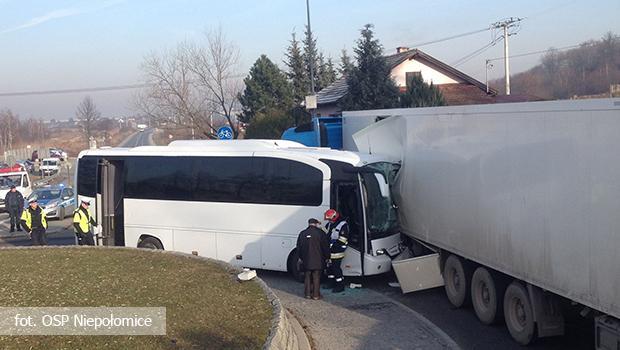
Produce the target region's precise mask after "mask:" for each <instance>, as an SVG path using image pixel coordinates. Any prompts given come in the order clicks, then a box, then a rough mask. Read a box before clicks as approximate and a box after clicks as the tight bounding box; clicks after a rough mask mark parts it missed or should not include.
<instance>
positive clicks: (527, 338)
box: [504, 281, 534, 345]
mask: <svg viewBox="0 0 620 350" xmlns="http://www.w3.org/2000/svg"><path fill="white" fill-rule="evenodd" d="M504 319H505V320H506V326H507V327H508V331H509V332H510V335H511V336H512V338H513V339H514V340H515V341H516V342H517V343H519V344H521V345H528V344H529V343H530V342H532V340H533V339H534V312H533V311H532V303H531V302H530V297H529V294H528V292H527V289H525V287H524V286H523V284H522V283H520V282H518V281H514V282H512V283H511V284H510V285H509V286H508V288H507V289H506V294H504Z"/></svg>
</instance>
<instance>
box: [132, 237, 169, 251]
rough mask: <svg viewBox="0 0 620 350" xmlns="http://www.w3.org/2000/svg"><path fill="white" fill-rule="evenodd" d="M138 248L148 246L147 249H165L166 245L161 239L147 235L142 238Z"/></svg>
mask: <svg viewBox="0 0 620 350" xmlns="http://www.w3.org/2000/svg"><path fill="white" fill-rule="evenodd" d="M138 248H146V249H162V250H163V249H164V246H163V245H162V244H161V242H160V241H159V239H157V238H155V237H145V238H144V239H142V240H140V243H138Z"/></svg>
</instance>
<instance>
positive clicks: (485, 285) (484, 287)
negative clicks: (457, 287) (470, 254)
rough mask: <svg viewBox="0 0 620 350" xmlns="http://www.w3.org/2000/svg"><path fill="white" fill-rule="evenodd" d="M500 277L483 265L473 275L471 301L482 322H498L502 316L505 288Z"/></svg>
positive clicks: (488, 323)
mask: <svg viewBox="0 0 620 350" xmlns="http://www.w3.org/2000/svg"><path fill="white" fill-rule="evenodd" d="M498 277H499V276H497V275H496V274H494V273H492V272H491V271H489V270H488V269H487V268H486V267H483V266H480V267H478V268H477V269H476V271H474V274H473V276H472V277H471V303H472V305H473V307H474V312H475V313H476V316H478V319H479V320H480V322H482V323H484V324H487V325H490V324H493V323H496V322H498V321H499V320H500V318H501V316H502V307H503V304H504V302H503V298H502V297H503V292H504V288H502V283H501V281H500V280H499V278H498Z"/></svg>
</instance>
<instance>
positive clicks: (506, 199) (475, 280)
mask: <svg viewBox="0 0 620 350" xmlns="http://www.w3.org/2000/svg"><path fill="white" fill-rule="evenodd" d="M363 127H365V128H363ZM362 128H363V129H362ZM358 130H359V131H358ZM343 133H344V144H345V148H353V149H354V150H359V151H361V152H368V153H373V154H380V155H387V156H391V157H394V158H397V159H401V160H402V165H401V169H400V171H399V173H398V175H397V178H396V181H395V184H394V187H393V191H394V194H395V198H396V204H397V206H398V207H399V218H400V224H401V229H402V232H403V233H404V234H405V235H407V236H409V237H411V238H412V239H413V240H414V242H417V243H419V244H422V245H425V246H427V247H430V248H431V249H432V250H434V251H435V253H438V259H436V260H435V261H438V262H439V265H440V266H439V269H437V267H436V265H437V264H435V269H436V270H437V271H440V272H441V276H442V277H443V283H444V284H445V290H446V294H447V296H448V299H449V300H450V302H451V303H452V304H453V305H454V306H456V307H460V306H463V305H464V304H465V303H468V302H471V303H472V304H473V308H474V311H475V312H476V315H477V316H478V318H479V319H480V320H481V321H482V322H484V323H487V324H490V323H493V322H495V321H497V320H500V319H503V320H505V322H506V325H507V328H508V330H509V331H510V333H511V335H512V337H513V338H514V339H515V340H516V341H518V342H519V343H521V344H528V343H530V342H531V341H532V340H533V339H534V338H535V336H536V335H537V336H550V335H559V334H562V333H563V332H564V320H563V316H562V308H561V307H559V306H560V305H564V304H570V302H572V303H573V304H574V305H576V306H577V307H580V308H581V313H582V315H584V316H588V317H592V316H593V317H595V318H596V323H595V324H596V327H595V328H596V329H595V331H596V334H595V338H596V343H597V344H596V347H597V349H616V350H617V349H620V337H619V336H618V334H619V333H620V322H619V321H618V319H620V99H599V100H575V101H550V102H533V103H511V104H495V105H475V106H454V107H434V108H412V109H392V110H376V111H357V112H345V113H344V114H343ZM353 142H354V143H355V145H353ZM417 243H416V244H417ZM397 272H398V271H397ZM412 273H418V274H419V271H418V272H415V271H413V272H412ZM422 275H423V274H422ZM425 283H426V282H425ZM423 284H424V283H422V282H420V283H419V285H420V286H422V285H423ZM435 285H436V284H435ZM430 286H433V284H432V283H431V285H430ZM567 301H570V302H567ZM502 316H503V318H502Z"/></svg>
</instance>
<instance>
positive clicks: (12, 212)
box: [4, 185, 24, 232]
mask: <svg viewBox="0 0 620 350" xmlns="http://www.w3.org/2000/svg"><path fill="white" fill-rule="evenodd" d="M4 207H5V208H6V211H8V212H9V218H10V221H11V231H10V232H15V227H16V226H17V231H21V230H22V228H21V226H20V225H19V220H20V217H21V215H22V209H23V208H24V196H22V194H21V193H20V192H19V191H18V190H17V189H16V188H15V185H11V189H10V190H9V192H7V194H6V196H5V197H4Z"/></svg>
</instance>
